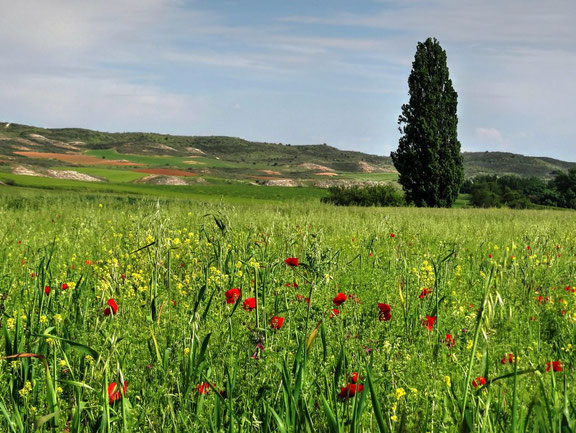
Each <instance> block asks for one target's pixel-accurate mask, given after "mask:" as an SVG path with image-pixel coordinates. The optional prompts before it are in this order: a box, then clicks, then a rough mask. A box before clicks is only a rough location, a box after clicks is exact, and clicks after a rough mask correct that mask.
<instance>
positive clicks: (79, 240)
mask: <svg viewBox="0 0 576 433" xmlns="http://www.w3.org/2000/svg"><path fill="white" fill-rule="evenodd" d="M392 235H393V236H392ZM0 238H1V239H2V243H1V244H0V245H1V246H0V299H1V300H0V312H1V314H2V317H1V319H0V326H1V327H2V331H1V332H0V335H1V337H0V347H1V348H2V352H1V354H0V356H2V359H3V360H2V361H1V362H0V430H1V431H10V432H32V431H74V432H80V431H102V432H115V431H151V432H167V431H174V432H176V431H190V432H192V431H193V432H197V431H210V432H216V431H225V432H241V431H262V432H273V431H285V432H321V431H333V432H348V431H351V432H372V431H381V432H384V431H385V432H396V431H510V432H520V431H546V432H564V431H573V430H574V427H575V425H574V417H575V416H576V411H575V408H574V404H573V401H574V398H575V393H576V387H574V386H573V385H572V384H573V382H574V349H573V345H574V344H576V343H575V341H574V338H575V336H576V333H575V331H576V326H575V323H576V306H575V301H576V297H575V295H574V293H573V292H572V289H571V288H570V289H567V287H568V286H573V285H574V283H575V282H574V281H573V279H574V270H575V265H576V261H575V254H576V249H575V247H574V239H576V221H575V219H574V218H573V213H572V212H547V211H504V210H445V209H429V210H423V209H405V208H383V209H366V208H334V207H332V206H329V205H322V204H313V203H297V202H289V203H285V204H259V205H256V204H226V203H218V202H213V201H212V202H206V203H202V202H191V201H184V200H179V201H178V200H162V201H157V200H146V199H130V200H129V199H123V198H121V197H107V196H99V195H89V194H86V195H82V196H80V195H62V194H55V193H52V194H46V195H42V194H40V193H35V192H27V193H23V194H22V195H19V194H12V195H9V196H7V195H4V196H2V197H0ZM528 247H529V248H528ZM288 257H297V258H298V259H299V262H300V265H299V266H298V267H290V266H288V265H286V264H285V263H284V259H286V258H288ZM63 284H67V285H68V288H67V289H65V290H62V288H61V287H62V285H63ZM46 286H49V287H50V293H49V294H48V295H46V292H45V287H46ZM235 287H237V288H239V289H240V291H241V295H240V298H239V299H238V300H236V302H231V303H226V296H225V292H226V291H227V290H229V289H231V288H235ZM424 289H428V291H425V290H424ZM339 292H342V293H344V294H346V295H347V300H346V301H345V302H344V303H342V305H340V306H336V305H334V303H333V298H334V297H335V296H336V295H337V294H338V293H339ZM423 293H424V295H423ZM247 298H255V301H256V308H255V309H254V310H253V311H247V310H246V309H244V308H243V303H244V301H245V300H246V299H247ZM109 299H114V300H115V302H116V303H117V306H118V310H117V312H116V313H115V314H114V313H111V312H110V311H109V314H108V315H106V314H105V310H106V308H111V307H110V305H109V304H108V300H109ZM307 299H308V301H307ZM379 303H386V304H390V306H391V319H390V320H379V318H383V316H381V315H380V314H379V308H378V304H379ZM333 309H335V310H338V313H334V312H333V311H332V310H333ZM426 316H428V317H435V320H434V321H433V324H432V325H431V326H430V330H428V328H427V327H426V326H423V325H426V324H427V322H426V321H424V322H423V319H425V318H426ZM273 317H282V318H284V322H283V325H282V326H281V327H280V329H274V328H273V327H272V326H271V321H272V320H273V319H272V318H273ZM447 334H450V338H449V337H448V335H447ZM509 354H512V355H513V358H507V356H508V355H509ZM502 359H505V361H506V362H505V363H502V362H501V360H502ZM510 359H512V362H509V360H510ZM553 361H558V363H557V364H553V363H552V362H553ZM549 362H550V363H551V364H550V368H549V370H550V371H547V367H548V363H549ZM555 366H559V368H556V370H560V369H561V370H562V371H554V369H555V368H554V367H555ZM353 373H357V376H355V375H354V374H353ZM354 378H356V379H354ZM479 378H483V379H484V383H483V384H482V385H479V386H477V387H475V386H474V385H473V383H476V384H478V383H480V381H479V380H478V379H479ZM354 381H356V383H354ZM112 383H116V386H112V387H111V384H112ZM124 383H126V391H125V393H124V388H123V384H124ZM350 385H356V387H355V388H353V389H354V390H355V396H352V395H351V393H350V392H349V391H348V393H347V391H346V389H350V388H349V386H350ZM360 385H361V386H360ZM347 387H348V388H347ZM343 389H344V391H343ZM111 400H113V401H111Z"/></svg>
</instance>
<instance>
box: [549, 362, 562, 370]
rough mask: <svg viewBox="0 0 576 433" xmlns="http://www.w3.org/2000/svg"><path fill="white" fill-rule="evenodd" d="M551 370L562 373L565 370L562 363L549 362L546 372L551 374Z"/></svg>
mask: <svg viewBox="0 0 576 433" xmlns="http://www.w3.org/2000/svg"><path fill="white" fill-rule="evenodd" d="M550 370H554V371H555V372H557V373H560V372H561V371H562V370H563V369H562V363H561V362H560V361H552V362H548V364H546V371H547V372H550Z"/></svg>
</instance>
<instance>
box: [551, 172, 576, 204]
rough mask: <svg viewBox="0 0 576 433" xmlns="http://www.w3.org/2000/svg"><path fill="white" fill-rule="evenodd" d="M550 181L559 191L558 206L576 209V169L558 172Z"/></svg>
mask: <svg viewBox="0 0 576 433" xmlns="http://www.w3.org/2000/svg"><path fill="white" fill-rule="evenodd" d="M550 183H551V185H552V187H553V188H554V189H555V190H556V191H557V192H558V196H559V203H558V206H561V207H568V208H572V209H576V169H574V168H572V169H570V170H569V171H568V172H566V173H564V172H562V173H558V175H557V176H556V177H555V178H554V179H553V180H552V181H551V182H550Z"/></svg>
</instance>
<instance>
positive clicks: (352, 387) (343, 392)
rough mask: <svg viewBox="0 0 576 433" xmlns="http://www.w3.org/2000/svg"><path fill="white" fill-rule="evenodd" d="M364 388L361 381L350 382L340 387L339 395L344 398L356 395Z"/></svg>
mask: <svg viewBox="0 0 576 433" xmlns="http://www.w3.org/2000/svg"><path fill="white" fill-rule="evenodd" d="M363 389H364V385H362V384H361V383H359V384H356V383H349V384H348V385H346V386H344V387H342V388H340V395H339V397H340V398H341V399H342V400H344V399H346V398H350V397H354V396H355V395H356V394H357V393H360V392H362V390H363Z"/></svg>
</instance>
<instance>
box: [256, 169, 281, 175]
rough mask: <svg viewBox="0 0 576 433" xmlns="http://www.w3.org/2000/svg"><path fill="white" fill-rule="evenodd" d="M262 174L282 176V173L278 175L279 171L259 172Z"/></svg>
mask: <svg viewBox="0 0 576 433" xmlns="http://www.w3.org/2000/svg"><path fill="white" fill-rule="evenodd" d="M260 171H261V172H262V173H264V174H267V175H270V176H282V173H280V172H279V171H274V170H260Z"/></svg>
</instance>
